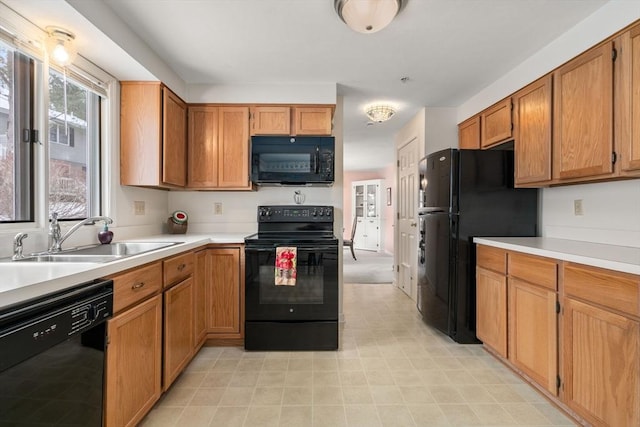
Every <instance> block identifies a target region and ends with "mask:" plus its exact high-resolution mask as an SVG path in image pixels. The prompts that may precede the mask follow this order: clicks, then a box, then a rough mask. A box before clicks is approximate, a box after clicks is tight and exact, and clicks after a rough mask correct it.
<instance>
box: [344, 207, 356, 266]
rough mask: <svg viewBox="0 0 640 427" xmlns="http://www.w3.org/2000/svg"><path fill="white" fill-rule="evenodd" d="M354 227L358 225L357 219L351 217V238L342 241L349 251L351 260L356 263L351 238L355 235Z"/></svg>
mask: <svg viewBox="0 0 640 427" xmlns="http://www.w3.org/2000/svg"><path fill="white" fill-rule="evenodd" d="M356 225H358V217H357V216H355V217H353V225H352V226H351V238H350V239H344V240H343V241H342V243H343V244H344V246H349V249H351V256H352V257H353V259H354V260H355V261H357V258H356V253H355V252H354V251H353V238H354V237H355V235H356Z"/></svg>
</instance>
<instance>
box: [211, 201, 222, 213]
mask: <svg viewBox="0 0 640 427" xmlns="http://www.w3.org/2000/svg"><path fill="white" fill-rule="evenodd" d="M213 214H214V215H222V203H221V202H215V203H214V204H213Z"/></svg>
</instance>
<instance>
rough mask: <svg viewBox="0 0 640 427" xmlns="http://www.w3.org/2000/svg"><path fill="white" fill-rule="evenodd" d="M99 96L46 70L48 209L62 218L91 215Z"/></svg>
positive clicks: (96, 150) (96, 149)
mask: <svg viewBox="0 0 640 427" xmlns="http://www.w3.org/2000/svg"><path fill="white" fill-rule="evenodd" d="M98 102H99V97H98V96H97V95H95V94H94V93H93V92H91V91H89V90H87V89H85V88H84V87H82V86H80V85H78V84H76V83H75V82H74V81H73V80H71V79H68V78H66V77H65V76H63V75H61V74H59V73H57V72H56V71H51V72H50V73H49V143H50V144H49V213H50V214H51V213H53V212H56V213H57V214H58V217H59V218H61V219H80V218H86V217H88V216H91V215H92V209H93V208H92V206H91V205H92V200H93V201H95V202H96V203H97V199H98V198H97V197H92V196H97V195H95V194H91V191H90V190H91V188H93V187H92V182H91V181H92V180H93V179H97V178H94V177H97V174H96V173H94V172H95V170H94V167H97V163H96V162H94V161H93V160H94V158H95V156H96V155H97V153H98V145H99V144H98V133H97V132H96V131H95V130H96V129H97V125H98V124H99V121H98V116H97V111H98V109H97V105H98Z"/></svg>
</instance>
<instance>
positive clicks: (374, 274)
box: [342, 249, 393, 284]
mask: <svg viewBox="0 0 640 427" xmlns="http://www.w3.org/2000/svg"><path fill="white" fill-rule="evenodd" d="M356 258H358V260H357V261H355V260H354V259H353V257H352V256H351V252H350V251H349V249H345V250H344V251H343V257H342V259H343V260H344V264H343V269H342V273H343V276H344V283H360V284H368V283H372V284H373V283H392V282H393V256H392V255H388V254H385V253H381V252H371V251H363V250H358V249H356Z"/></svg>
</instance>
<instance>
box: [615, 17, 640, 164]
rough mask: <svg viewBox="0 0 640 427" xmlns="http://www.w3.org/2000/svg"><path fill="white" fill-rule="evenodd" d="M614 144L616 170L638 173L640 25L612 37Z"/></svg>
mask: <svg viewBox="0 0 640 427" xmlns="http://www.w3.org/2000/svg"><path fill="white" fill-rule="evenodd" d="M615 47H616V52H617V58H616V64H615V78H614V83H615V88H614V90H615V99H616V103H615V117H614V120H615V129H614V132H615V133H614V134H615V144H616V153H617V155H618V161H619V162H620V163H619V168H620V174H621V175H623V176H628V175H640V25H636V26H635V27H632V28H631V29H630V30H629V31H626V32H624V33H623V34H622V35H620V36H619V37H618V38H617V39H616V40H615Z"/></svg>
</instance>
